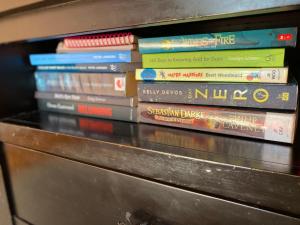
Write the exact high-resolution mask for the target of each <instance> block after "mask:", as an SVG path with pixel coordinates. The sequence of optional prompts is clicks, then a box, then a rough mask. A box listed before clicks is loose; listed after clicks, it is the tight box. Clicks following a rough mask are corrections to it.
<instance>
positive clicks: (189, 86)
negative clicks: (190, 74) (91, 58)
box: [138, 79, 298, 110]
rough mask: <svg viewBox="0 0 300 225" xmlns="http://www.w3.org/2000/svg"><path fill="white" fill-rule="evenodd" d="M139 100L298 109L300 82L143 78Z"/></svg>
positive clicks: (139, 86)
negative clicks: (179, 80) (188, 80)
mask: <svg viewBox="0 0 300 225" xmlns="http://www.w3.org/2000/svg"><path fill="white" fill-rule="evenodd" d="M138 96H139V101H142V102H161V103H180V104H192V105H216V106H234V107H250V108H263V109H282V110H283V109H284V110H296V108H297V100H298V85H297V82H296V80H295V79H293V80H292V81H291V82H290V83H289V84H287V85H283V84H260V83H256V84H250V83H207V82H154V83H153V82H139V83H138Z"/></svg>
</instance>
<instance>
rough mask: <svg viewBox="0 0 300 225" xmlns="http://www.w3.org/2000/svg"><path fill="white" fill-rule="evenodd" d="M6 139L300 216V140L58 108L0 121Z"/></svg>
mask: <svg viewBox="0 0 300 225" xmlns="http://www.w3.org/2000/svg"><path fill="white" fill-rule="evenodd" d="M0 140H1V141H3V142H4V143H8V144H13V145H17V146H21V147H25V148H29V149H34V150H37V151H41V152H45V153H48V154H52V155H56V156H60V157H64V158H68V159H72V160H76V161H79V162H84V163H87V164H91V165H95V166H98V167H101V168H104V169H110V170H113V171H117V172H121V173H125V174H129V175H134V176H137V177H140V178H144V179H148V180H151V181H156V182H160V183H163V184H168V185H172V186H176V187H181V188H184V189H186V190H191V191H194V192H198V193H203V194H208V195H211V196H215V197H221V198H223V199H228V200H233V201H235V202H237V203H243V204H247V205H250V206H256V207H259V208H263V209H267V210H270V211H274V212H279V213H284V214H287V215H291V216H296V217H298V216H299V215H300V188H299V187H300V177H299V175H300V161H299V153H298V152H297V151H296V149H297V147H296V146H295V145H294V146H291V145H282V144H277V143H271V142H263V141H257V140H250V139H243V138H235V137H230V136H222V135H214V134H209V133H202V132H193V131H188V130H181V129H174V128H168V127H162V126H154V125H148V124H135V123H127V122H119V121H110V120H99V119H98V120H97V119H91V118H86V117H77V116H70V115H64V114H55V113H37V112H32V113H24V114H21V115H19V116H16V117H14V118H7V119H5V120H3V121H2V122H1V123H0Z"/></svg>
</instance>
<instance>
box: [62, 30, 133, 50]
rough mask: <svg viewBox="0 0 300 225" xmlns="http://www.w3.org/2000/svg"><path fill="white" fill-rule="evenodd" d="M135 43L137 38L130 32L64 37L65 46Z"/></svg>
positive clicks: (103, 45) (81, 46)
mask: <svg viewBox="0 0 300 225" xmlns="http://www.w3.org/2000/svg"><path fill="white" fill-rule="evenodd" d="M135 43H137V38H136V37H135V36H134V35H133V34H132V33H130V32H129V33H128V32H127V33H112V34H97V35H85V36H76V37H68V38H65V39H64V46H65V47H67V48H86V47H105V46H120V45H132V44H135Z"/></svg>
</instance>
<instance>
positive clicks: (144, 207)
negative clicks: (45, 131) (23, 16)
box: [4, 144, 300, 225]
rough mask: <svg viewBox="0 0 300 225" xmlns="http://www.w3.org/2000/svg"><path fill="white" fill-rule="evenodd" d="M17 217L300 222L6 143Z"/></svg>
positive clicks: (113, 223) (43, 224) (113, 224)
mask: <svg viewBox="0 0 300 225" xmlns="http://www.w3.org/2000/svg"><path fill="white" fill-rule="evenodd" d="M4 150H5V156H6V162H7V165H8V170H9V174H10V177H11V184H12V192H13V197H14V200H15V207H16V213H17V216H19V217H20V218H22V219H24V220H25V221H28V222H29V223H32V224H36V225H53V224H55V225H66V224H72V225H79V224H80V225H81V224H89V225H99V224H105V225H127V224H128V225H130V224H153V225H154V224H155V225H169V224H172V225H187V224H188V225H194V224H195V225H196V224H197V225H198V224H200V223H201V224H203V225H206V224H214V225H215V224H239V223H242V224H243V225H248V224H249V225H250V224H251V225H253V224H260V225H261V224H265V225H268V224H270V225H271V224H272V225H276V224H277V225H279V224H282V225H289V224H291V225H292V224H295V225H296V224H300V220H299V219H296V218H292V217H288V216H284V215H281V214H277V213H273V212H269V211H265V210H261V209H257V208H252V207H249V206H245V205H241V204H237V203H233V202H229V201H225V200H222V199H219V198H215V197H210V196H206V195H202V194H198V193H194V192H190V191H186V190H182V189H179V188H176V187H171V186H167V185H164V184H160V183H155V182H152V181H148V180H145V179H142V178H136V177H133V176H129V175H125V174H121V173H118V172H114V171H110V170H106V169H103V168H98V167H94V166H91V165H87V164H83V163H79V162H75V161H71V160H68V159H64V158H60V157H57V156H52V155H49V154H45V153H41V152H37V151H33V150H30V149H26V148H21V147H17V146H14V145H11V144H5V145H4Z"/></svg>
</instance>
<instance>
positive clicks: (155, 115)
mask: <svg viewBox="0 0 300 225" xmlns="http://www.w3.org/2000/svg"><path fill="white" fill-rule="evenodd" d="M139 117H140V122H144V123H152V124H159V125H165V126H172V127H179V128H188V129H193V130H200V131H208V132H214V133H221V134H228V135H235V136H242V137H250V138H258V139H265V140H271V141H278V142H285V143H293V141H294V133H295V126H296V114H295V113H275V112H274V113H273V112H265V111H253V110H239V109H228V108H217V107H205V106H187V105H179V104H155V103H140V104H139Z"/></svg>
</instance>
